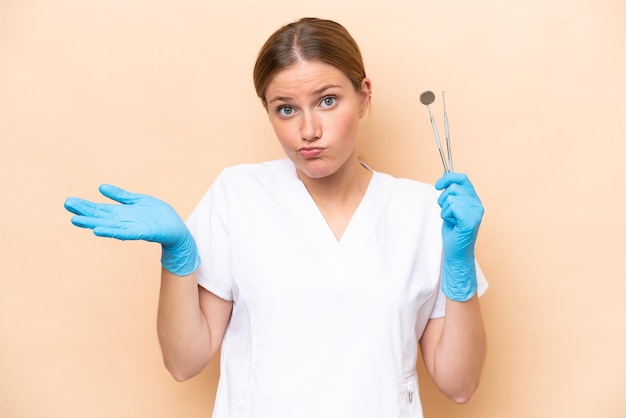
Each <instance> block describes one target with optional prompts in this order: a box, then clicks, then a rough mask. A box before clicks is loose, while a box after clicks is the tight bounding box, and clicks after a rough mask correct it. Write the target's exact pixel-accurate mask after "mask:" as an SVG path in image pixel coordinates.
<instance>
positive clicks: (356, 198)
mask: <svg viewBox="0 0 626 418" xmlns="http://www.w3.org/2000/svg"><path fill="white" fill-rule="evenodd" d="M298 177H299V178H300V180H302V182H303V183H304V186H305V187H306V189H307V190H308V192H309V194H310V195H311V196H312V197H313V200H314V201H315V203H317V205H318V206H319V207H320V208H322V209H323V208H328V209H332V208H339V207H345V206H354V205H357V206H358V204H359V203H360V201H361V199H362V198H363V195H364V194H365V191H366V190H367V186H368V184H369V181H370V178H371V177H372V172H371V171H370V170H369V169H367V168H366V167H364V166H363V165H362V164H361V163H360V162H359V161H358V158H357V157H356V156H355V157H354V158H350V160H348V161H346V163H345V164H344V165H343V166H342V167H341V168H340V169H339V170H337V171H336V172H335V173H333V174H332V175H330V176H327V177H324V178H310V177H307V176H305V175H303V174H302V173H300V172H298Z"/></svg>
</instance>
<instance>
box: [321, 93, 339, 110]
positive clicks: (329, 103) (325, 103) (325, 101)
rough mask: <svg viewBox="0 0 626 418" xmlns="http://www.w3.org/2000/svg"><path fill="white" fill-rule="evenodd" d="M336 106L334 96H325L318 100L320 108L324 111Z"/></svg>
mask: <svg viewBox="0 0 626 418" xmlns="http://www.w3.org/2000/svg"><path fill="white" fill-rule="evenodd" d="M335 104H337V98H336V97H335V96H326V97H323V98H322V100H320V107H323V108H325V109H328V108H331V107H333V106H335Z"/></svg>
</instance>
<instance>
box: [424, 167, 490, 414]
mask: <svg viewBox="0 0 626 418" xmlns="http://www.w3.org/2000/svg"><path fill="white" fill-rule="evenodd" d="M435 187H436V188H437V189H439V190H443V192H442V193H441V196H440V198H439V205H440V206H441V217H442V218H443V226H442V239H443V260H442V272H441V276H442V277H441V280H442V290H443V293H444V294H445V295H446V297H447V300H446V312H445V316H444V317H443V318H437V319H431V320H430V321H429V322H428V324H427V326H426V329H425V330H424V334H423V335H422V338H421V341H420V344H421V348H422V357H423V358H424V363H425V365H426V368H427V369H428V372H429V373H430V375H431V377H432V378H433V381H434V382H435V384H436V385H437V386H438V387H439V389H440V390H441V391H442V392H443V393H444V394H445V395H446V396H447V397H448V398H450V399H452V400H453V401H455V402H457V403H465V402H467V401H469V400H470V399H471V397H472V395H473V394H474V392H475V391H476V389H477V387H478V383H479V381H480V375H481V372H482V368H483V363H484V359H485V353H486V346H487V343H486V336H485V329H484V326H483V320H482V315H481V311H480V303H479V301H478V296H477V294H476V290H477V278H476V264H475V259H474V246H475V242H476V237H477V235H478V228H479V226H480V222H481V220H482V216H483V212H484V209H483V206H482V204H481V202H480V199H479V198H478V195H477V194H476V192H475V190H474V187H473V186H472V184H471V182H470V181H469V179H468V178H467V176H465V175H463V174H454V173H452V174H446V175H444V176H443V177H442V178H441V179H439V181H438V182H437V183H436V184H435Z"/></svg>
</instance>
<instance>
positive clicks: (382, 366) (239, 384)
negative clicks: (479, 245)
mask: <svg viewBox="0 0 626 418" xmlns="http://www.w3.org/2000/svg"><path fill="white" fill-rule="evenodd" d="M438 195H439V192H437V191H436V190H435V189H434V188H433V187H432V186H430V185H426V184H423V183H419V182H416V181H413V180H408V179H397V178H393V177H391V176H390V175H387V174H383V173H379V172H375V171H374V172H373V176H372V178H371V180H370V184H369V186H368V189H367V191H366V193H365V195H364V197H363V200H362V201H361V203H360V205H359V207H358V208H357V210H356V212H355V213H354V216H353V217H352V219H351V221H350V223H349V225H348V227H347V229H346V230H345V232H344V234H343V236H342V237H341V240H340V241H337V239H336V238H335V236H334V235H333V233H332V231H331V230H330V228H329V226H328V224H327V223H326V221H325V220H324V218H323V216H322V214H321V212H320V211H319V209H318V207H317V206H316V204H315V202H314V201H313V199H312V198H311V196H310V195H309V193H308V192H307V190H306V188H305V187H304V185H303V183H302V182H301V181H300V179H299V178H298V177H297V175H296V171H295V167H294V165H293V163H292V162H291V161H290V160H288V159H284V160H277V161H271V162H267V163H262V164H247V165H239V166H235V167H230V168H227V169H225V170H224V171H223V172H222V173H221V174H220V175H219V176H218V178H217V180H216V181H215V183H214V184H213V185H212V186H211V188H210V189H209V190H208V192H207V193H206V194H205V195H204V197H203V198H202V200H201V201H200V203H199V204H198V206H197V207H196V209H195V210H194V211H193V213H192V215H191V216H190V218H189V220H188V222H187V224H188V226H189V229H190V230H191V232H192V234H193V236H194V237H195V239H196V241H197V245H198V249H199V252H200V257H201V259H202V263H201V265H200V267H199V269H198V271H197V276H198V283H199V284H200V285H201V286H202V287H204V288H206V289H207V290H209V291H211V292H213V293H214V294H216V295H217V296H219V297H221V298H223V299H227V300H232V301H233V302H234V304H233V312H232V317H231V319H230V322H229V324H228V327H227V329H226V333H225V335H224V340H223V343H222V350H221V375H220V381H219V386H218V391H217V399H216V403H215V409H214V413H213V417H214V418H247V417H250V418H320V417H324V418H346V417H359V418H381V417H384V418H395V417H402V418H404V417H406V418H409V417H410V418H421V417H422V407H421V404H420V399H419V394H418V385H417V376H416V369H415V366H416V361H417V351H418V341H419V339H420V337H421V335H422V332H423V331H424V327H425V325H426V323H427V321H428V320H429V319H430V318H436V317H441V316H443V315H444V313H445V296H443V294H442V293H441V291H440V280H439V277H440V267H441V251H442V246H441V223H442V220H441V217H440V208H439V206H438V205H437V197H438ZM477 270H478V274H479V293H482V292H483V291H484V290H485V288H486V282H485V280H484V277H483V276H482V273H481V272H480V269H477Z"/></svg>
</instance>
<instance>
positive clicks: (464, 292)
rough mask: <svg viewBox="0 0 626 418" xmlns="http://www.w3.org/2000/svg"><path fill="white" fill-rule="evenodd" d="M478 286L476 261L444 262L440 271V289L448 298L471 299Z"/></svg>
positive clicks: (462, 300) (461, 300) (458, 300)
mask: <svg viewBox="0 0 626 418" xmlns="http://www.w3.org/2000/svg"><path fill="white" fill-rule="evenodd" d="M477 288H478V281H477V279H476V263H475V262H474V261H473V260H472V261H471V262H461V263H450V262H444V263H443V266H442V272H441V290H442V291H443V294H444V295H446V297H448V299H451V300H454V301H456V302H465V301H467V300H469V299H471V298H472V297H473V296H474V294H475V293H476V290H477Z"/></svg>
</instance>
